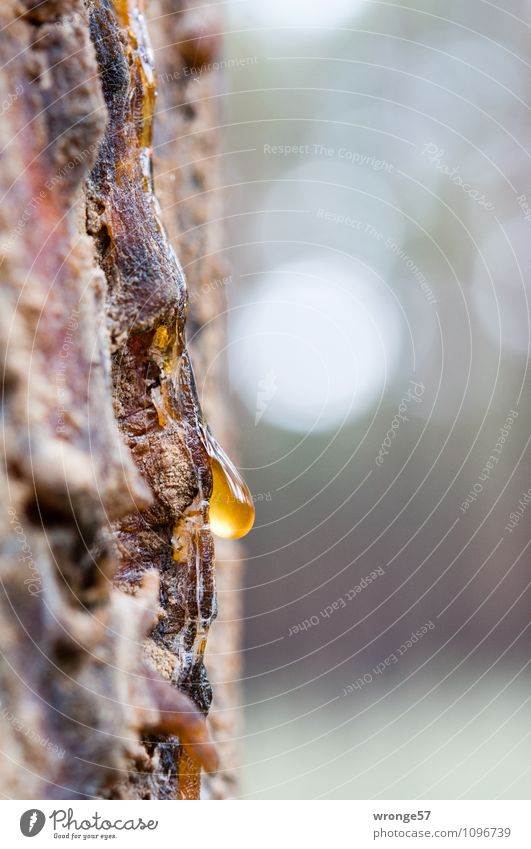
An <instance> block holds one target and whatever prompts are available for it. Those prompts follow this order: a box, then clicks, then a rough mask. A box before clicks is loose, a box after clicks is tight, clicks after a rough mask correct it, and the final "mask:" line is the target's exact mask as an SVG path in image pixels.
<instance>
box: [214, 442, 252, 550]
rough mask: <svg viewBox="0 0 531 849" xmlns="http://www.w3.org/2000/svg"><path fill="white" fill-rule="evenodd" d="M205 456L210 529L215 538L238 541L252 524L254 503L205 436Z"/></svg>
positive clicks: (234, 470)
mask: <svg viewBox="0 0 531 849" xmlns="http://www.w3.org/2000/svg"><path fill="white" fill-rule="evenodd" d="M207 448H208V453H209V456H210V462H211V466H212V495H211V497H210V529H211V531H212V533H214V534H215V535H216V536H218V537H224V538H225V539H239V538H240V537H243V536H245V534H248V533H249V531H250V530H251V528H252V526H253V524H254V512H255V511H254V503H253V499H252V496H251V493H250V492H249V488H248V486H247V484H246V483H245V481H244V480H243V478H242V476H241V475H240V473H239V472H238V470H237V468H236V467H235V466H234V464H233V463H232V461H231V460H230V459H229V457H227V455H226V454H225V452H224V450H223V448H222V447H221V445H219V443H218V442H217V441H216V440H215V439H214V437H213V436H212V434H210V433H209V434H208V444H207Z"/></svg>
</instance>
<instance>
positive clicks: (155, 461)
mask: <svg viewBox="0 0 531 849" xmlns="http://www.w3.org/2000/svg"><path fill="white" fill-rule="evenodd" d="M176 6H177V8H176ZM143 12H144V10H143V7H142V3H141V0H113V2H110V0H87V2H85V3H84V2H82V0H48V2H44V3H43V2H42V0H41V2H38V3H37V2H31V0H26V2H15V0H8V2H4V3H3V4H2V6H1V8H0V26H1V28H2V39H1V40H0V66H1V67H2V71H1V72H0V104H3V106H2V107H1V108H2V109H3V115H2V121H1V122H0V149H1V150H2V154H1V155H2V166H1V169H0V191H1V192H2V200H3V202H2V204H1V205H0V239H1V248H0V254H1V274H2V287H1V290H0V297H1V299H2V303H1V310H0V316H1V322H0V341H1V346H2V353H3V364H4V369H3V437H4V438H3V449H4V463H3V466H2V472H1V473H2V476H3V477H4V480H3V484H4V492H5V493H6V510H5V511H3V512H2V513H1V515H0V544H1V579H2V583H1V586H0V632H1V633H2V646H1V649H2V663H1V664H0V687H1V692H2V695H1V700H2V704H1V705H0V728H1V733H2V741H3V743H2V754H1V755H0V758H1V762H0V792H1V793H2V794H3V795H4V796H7V797H11V798H90V797H96V798H139V799H145V798H155V799H176V798H198V797H199V794H200V773H201V767H203V768H205V769H206V770H207V771H210V772H213V771H214V770H215V769H216V766H217V765H218V759H219V758H221V770H220V772H219V775H218V776H217V777H216V778H215V779H213V780H211V781H210V783H209V784H208V786H207V789H206V793H207V795H209V796H211V797H215V798H222V797H224V796H227V795H229V794H230V793H232V792H234V782H235V773H234V765H235V754H234V748H233V743H232V742H231V740H232V738H233V736H234V717H236V712H237V711H236V704H237V698H238V696H237V691H236V690H235V689H234V685H232V689H231V685H227V686H225V688H224V685H223V683H222V682H223V679H225V680H228V679H230V680H234V679H235V678H237V674H238V671H237V667H235V666H234V663H235V662H236V661H235V658H236V657H237V638H238V634H237V629H235V628H233V627H232V626H230V625H229V626H227V627H224V628H223V629H221V630H220V638H219V639H220V640H221V645H222V646H223V648H222V652H223V653H224V654H223V655H222V657H223V658H224V662H223V663H221V664H220V663H219V662H218V663H217V664H216V661H215V660H213V669H214V678H217V679H218V680H219V681H220V685H219V691H218V692H219V695H218V699H219V704H220V707H221V708H222V710H220V712H219V713H218V714H217V718H216V716H215V717H214V719H213V722H212V725H211V727H212V736H213V737H214V739H215V740H217V741H218V746H217V747H216V746H215V745H213V743H212V741H211V738H210V735H209V733H208V731H207V728H206V724H205V717H206V715H207V713H208V710H209V707H210V701H211V686H210V683H209V680H208V677H207V673H206V669H205V664H204V655H205V647H206V638H207V635H208V632H209V629H210V625H211V623H212V620H213V619H214V617H215V615H216V612H217V609H216V607H217V605H216V594H215V586H214V561H213V553H214V552H213V541H212V537H211V534H210V529H209V525H208V499H209V497H210V494H211V489H212V473H211V464H210V456H209V442H208V440H209V436H208V431H207V427H206V423H205V420H204V417H203V413H202V410H201V407H200V405H199V402H198V398H197V392H196V388H195V381H194V376H193V372H192V367H191V359H190V352H189V351H188V349H187V346H186V342H185V320H186V315H187V297H188V296H187V286H186V281H185V276H184V273H183V265H184V266H185V267H186V269H187V272H188V273H189V274H190V276H191V277H193V280H194V288H193V289H192V293H191V295H190V308H191V321H192V324H193V328H192V329H193V330H194V331H195V333H194V335H196V334H197V331H198V329H199V328H200V327H201V325H202V324H206V323H208V322H209V320H210V318H211V317H212V316H213V315H214V314H215V313H216V312H217V311H218V310H219V309H220V304H221V299H222V293H221V290H220V288H219V287H215V286H210V288H209V287H208V286H207V285H205V284H206V283H208V282H211V281H212V280H215V279H219V278H220V276H221V275H222V274H226V270H225V268H224V266H223V265H222V264H221V262H220V260H219V259H218V257H219V255H220V248H221V241H220V232H219V228H218V227H217V226H216V225H215V224H214V223H210V219H215V218H216V217H220V216H216V215H215V214H213V209H212V206H211V204H210V192H211V191H213V190H214V189H215V188H216V186H217V185H218V183H219V174H218V173H217V170H216V167H214V166H213V164H212V163H213V162H215V161H216V160H215V159H212V156H213V155H214V153H215V150H216V145H217V137H216V133H215V131H214V130H212V131H210V130H209V127H210V128H215V127H216V126H217V124H218V123H219V122H218V120H217V116H216V109H217V106H216V100H215V98H212V97H211V96H210V95H209V94H208V91H209V86H212V85H213V80H212V75H211V74H209V72H208V64H209V62H210V61H211V58H210V57H213V56H215V55H217V51H218V50H219V37H218V36H217V34H216V33H217V32H219V28H218V27H217V25H216V23H215V20H214V19H213V18H212V19H211V18H210V17H209V22H207V24H208V25H207V27H206V28H205V26H204V20H203V19H201V25H200V29H199V30H197V21H198V20H199V19H198V18H197V17H196V14H197V13H196V12H194V11H193V10H186V9H185V8H184V7H183V6H181V5H180V4H175V3H172V2H170V0H159V1H158V2H156V3H153V4H151V8H150V16H151V17H152V18H153V21H152V25H151V29H152V32H153V36H154V39H155V46H156V48H157V52H156V55H157V56H158V57H160V62H161V65H162V67H163V69H164V68H166V67H168V66H169V65H171V66H172V67H173V71H172V73H175V71H176V70H177V68H178V67H180V68H181V69H183V68H184V67H185V66H186V63H189V62H190V61H191V57H195V58H193V61H194V65H199V66H200V67H202V68H204V69H205V73H204V74H201V85H202V86H203V92H204V93H203V94H202V95H201V97H200V101H201V106H198V107H193V108H189V104H188V101H189V100H190V97H189V91H188V90H187V83H184V82H183V83H182V84H179V85H173V84H171V85H166V84H163V85H162V87H161V102H160V104H159V111H160V118H159V119H158V123H157V131H159V132H160V135H159V137H157V146H158V150H159V154H158V156H157V159H156V162H154V160H153V149H152V133H153V121H154V117H155V106H156V74H155V63H154V59H153V50H152V47H151V43H150V39H149V35H148V29H147V25H146V21H145V19H144V14H143ZM212 21H214V23H212ZM194 22H195V23H194ZM190 51H192V53H190ZM163 73H164V74H165V75H166V77H163V78H162V79H163V81H164V80H165V81H166V82H168V73H169V72H168V71H167V70H163ZM182 79H183V80H184V79H185V76H184V75H183V76H182ZM170 82H172V81H171V80H170ZM187 104H188V105H187ZM198 122H199V123H200V124H201V127H202V132H201V131H200V132H196V128H197V126H198ZM165 141H166V142H168V143H167V144H165V143H164V142H165ZM169 142H172V143H171V144H170V143H169ZM205 157H206V158H205ZM198 159H202V160H204V163H203V164H202V165H201V164H196V165H191V166H189V167H182V164H183V163H185V162H189V163H194V162H195V161H196V160H198ZM154 169H155V171H156V172H158V173H159V175H160V177H159V178H158V179H157V190H158V194H159V199H157V197H156V193H155V190H154V184H153V173H154ZM169 175H173V176H174V177H175V179H172V180H170V179H169ZM198 181H199V182H198ZM198 184H199V186H200V189H199V190H198V188H197V186H198ZM194 187H195V189H194ZM194 195H195V197H193V196H194ZM190 196H192V197H191V198H190V199H188V198H189V197H190ZM218 197H219V196H218ZM159 200H160V203H159ZM218 203H219V201H218ZM161 206H162V208H163V210H164V212H163V213H162V214H161V209H160V207H161ZM163 219H165V221H163ZM192 221H194V222H196V224H198V223H200V225H201V226H199V227H197V226H196V227H195V229H194V230H191V222H192ZM165 225H166V226H167V227H168V229H169V234H170V235H169V236H168V232H167V230H166V226H165ZM172 243H173V244H172ZM173 245H175V247H176V249H177V253H176V252H175V251H174V247H173ZM177 256H179V259H177ZM218 332H219V331H218ZM219 344H220V340H219V339H218V338H212V335H211V334H209V333H208V332H206V333H205V334H201V338H200V342H198V343H197V344H196V345H195V346H194V352H193V354H194V359H195V362H196V365H197V367H198V368H199V369H201V368H202V366H203V364H204V362H205V360H208V359H209V357H210V354H211V351H212V349H213V347H214V346H217V345H219ZM219 386H220V383H219V382H218V381H217V380H216V381H214V382H213V383H211V384H210V385H209V387H208V390H207V392H206V399H207V405H208V407H209V410H208V411H209V413H212V416H213V417H214V416H215V418H216V424H218V425H220V424H221V423H220V421H219V420H220V419H222V418H223V416H222V415H221V414H220V409H221V404H222V395H221V393H220V389H219ZM229 556H230V557H231V559H237V556H236V555H233V554H230V555H229ZM221 574H222V576H223V578H222V580H223V581H224V582H228V584H229V585H230V586H231V587H233V588H234V589H236V583H235V582H237V575H238V571H237V569H236V568H235V567H234V566H233V565H231V566H230V567H229V571H227V570H226V569H225V570H222V573H221ZM231 595H232V596H235V595H236V593H231ZM228 618H229V620H237V619H238V618H239V616H238V612H237V610H236V609H231V610H229V612H228ZM218 645H219V643H218ZM219 652H220V649H219V648H216V647H214V656H216V655H218V654H219ZM225 652H226V654H225ZM227 658H228V660H227ZM222 717H223V719H222ZM227 717H229V719H228V720H227ZM231 717H232V718H231Z"/></svg>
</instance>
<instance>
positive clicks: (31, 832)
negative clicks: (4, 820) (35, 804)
mask: <svg viewBox="0 0 531 849" xmlns="http://www.w3.org/2000/svg"><path fill="white" fill-rule="evenodd" d="M45 822H46V817H45V815H44V814H43V812H42V811H39V809H38V808H30V809H29V811H24V813H23V814H22V816H21V817H20V830H21V832H22V834H23V835H24V837H35V835H36V834H38V833H39V832H40V831H42V830H43V828H44V823H45Z"/></svg>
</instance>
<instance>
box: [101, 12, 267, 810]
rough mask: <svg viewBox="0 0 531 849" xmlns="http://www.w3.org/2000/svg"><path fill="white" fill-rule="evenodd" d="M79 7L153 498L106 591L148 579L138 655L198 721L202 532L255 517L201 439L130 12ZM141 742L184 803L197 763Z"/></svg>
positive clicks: (116, 370)
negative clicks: (150, 587)
mask: <svg viewBox="0 0 531 849" xmlns="http://www.w3.org/2000/svg"><path fill="white" fill-rule="evenodd" d="M89 8H90V20H91V35H92V40H93V43H94V46H95V49H96V55H97V59H98V63H99V71H100V77H101V82H102V90H103V95H104V98H105V102H106V105H107V110H108V113H109V121H108V125H107V130H106V133H105V137H104V139H103V142H102V144H101V147H100V151H99V155H98V160H97V162H96V165H95V167H94V169H93V171H92V173H91V176H90V179H89V182H88V186H87V196H88V199H89V205H88V218H87V228H88V231H89V233H91V235H92V236H93V238H94V241H95V245H96V248H97V253H98V259H99V262H100V265H101V267H102V269H103V270H104V272H105V275H106V279H107V287H108V289H107V317H108V324H109V331H110V336H111V351H112V376H113V384H114V397H115V410H116V418H117V421H118V424H119V427H120V431H121V433H122V437H123V439H124V441H125V443H126V445H127V446H128V447H129V449H130V451H131V453H132V455H133V458H134V459H135V461H136V464H137V466H138V468H139V469H140V472H141V473H142V475H143V477H144V479H145V480H146V481H147V482H148V484H149V486H150V489H151V491H152V494H153V503H152V504H151V505H149V506H147V507H146V506H145V505H139V506H138V509H137V510H136V511H135V512H134V513H131V514H129V515H128V516H127V517H125V518H124V519H122V520H121V521H119V522H118V523H117V525H116V529H115V540H116V546H117V551H118V554H119V559H120V568H119V570H118V573H117V576H116V583H117V585H118V586H120V587H121V588H122V589H124V590H125V591H126V592H134V591H136V590H137V589H138V587H139V586H140V585H141V583H142V579H143V576H144V574H145V573H146V572H149V571H152V570H153V569H156V571H157V572H158V573H159V576H160V613H159V621H158V623H157V625H156V626H155V628H154V629H153V632H152V634H151V637H150V639H149V640H148V645H147V648H146V658H147V661H148V663H150V664H152V665H154V667H155V668H156V669H157V670H158V671H159V673H160V674H161V675H162V676H163V677H165V678H166V679H167V680H169V681H171V682H172V683H173V685H174V686H175V687H177V688H178V689H180V690H182V691H183V692H185V693H187V694H188V696H189V697H190V698H191V699H192V701H193V702H194V703H195V704H196V705H197V707H198V708H199V710H200V711H202V712H203V713H204V714H206V713H207V711H208V708H209V705H210V701H211V691H210V685H209V682H208V678H207V675H206V670H205V668H204V651H205V645H206V637H207V633H208V629H209V627H210V624H211V622H212V620H213V618H214V617H215V615H216V597H215V586H214V567H213V542H212V537H211V533H210V524H209V510H210V521H211V522H212V530H213V531H214V532H216V533H218V534H219V535H221V536H225V537H234V538H236V537H240V536H243V535H244V533H246V532H247V531H248V530H249V529H250V527H251V526H252V522H253V518H254V506H253V502H252V498H251V495H250V493H249V490H248V489H247V487H246V485H245V483H244V482H243V480H242V479H241V477H240V475H239V473H238V472H237V471H236V469H235V467H234V466H233V465H232V463H231V462H230V460H229V459H228V458H227V457H226V455H225V454H224V452H223V451H222V449H221V448H220V447H219V446H218V445H217V443H216V441H215V440H214V438H213V437H212V436H211V435H210V433H209V431H208V428H207V426H206V423H205V421H204V418H203V414H202V411H201V408H200V405H199V401H198V397H197V392H196V388H195V381H194V376H193V371H192V367H191V363H190V358H189V356H188V352H187V349H186V344H185V333H184V331H185V319H186V283H185V279H184V274H183V272H182V269H181V267H180V264H179V262H178V260H177V257H176V255H175V252H174V251H173V249H172V247H171V245H170V243H169V240H168V238H167V236H166V233H165V230H164V227H163V225H162V223H161V221H160V218H159V210H158V203H157V200H156V197H155V194H154V190H153V181H152V148H151V144H152V122H153V108H154V103H155V69H154V63H153V56H152V51H151V48H150V45H149V40H148V36H147V31H146V27H145V23H144V19H143V15H142V4H141V3H140V2H139V0H115V1H114V3H110V2H92V3H91V4H90V6H89ZM150 644H151V645H153V644H154V647H153V648H151V647H150ZM146 745H147V749H148V752H149V755H150V758H151V763H152V768H153V770H154V771H155V770H157V771H158V774H159V775H160V774H162V775H163V776H165V778H167V785H168V791H167V793H168V795H167V798H174V797H175V796H176V795H178V796H181V797H193V796H194V795H197V793H198V780H199V778H198V770H197V766H196V765H194V764H193V763H192V762H191V761H190V759H189V758H188V757H187V756H186V755H184V756H183V753H182V751H181V750H180V749H179V747H178V745H177V741H176V740H175V739H173V740H172V739H171V738H168V737H167V736H166V737H160V736H159V737H155V738H154V739H153V740H151V741H149V743H147V744H146ZM133 780H134V779H133Z"/></svg>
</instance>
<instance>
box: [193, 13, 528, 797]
mask: <svg viewBox="0 0 531 849" xmlns="http://www.w3.org/2000/svg"><path fill="white" fill-rule="evenodd" d="M223 6H224V7H225V4H223ZM226 8H227V24H226V28H227V33H226V42H225V59H224V60H223V62H222V63H220V97H221V98H222V99H223V128H222V138H223V141H224V152H223V162H224V175H225V182H226V185H225V187H224V193H225V210H226V220H225V226H226V244H225V254H226V258H227V260H228V261H229V263H230V266H231V267H232V273H231V275H230V276H228V277H227V278H224V279H223V280H220V281H213V282H212V285H215V286H222V287H223V288H224V289H225V292H226V297H227V302H228V307H227V312H226V314H224V315H220V316H219V318H218V319H216V320H218V321H220V322H223V323H226V325H227V328H228V344H227V349H226V350H224V351H220V352H219V354H218V356H219V357H220V358H222V359H223V361H224V363H225V364H226V369H227V375H228V390H227V391H228V392H230V405H231V406H232V407H233V409H234V410H235V420H236V428H235V434H236V435H237V443H238V445H239V457H238V460H239V461H240V465H241V467H242V469H243V471H244V474H245V476H246V479H247V481H248V483H249V485H250V487H251V489H252V492H253V496H254V500H255V504H256V511H257V518H256V526H255V529H254V530H253V532H252V533H251V534H250V535H249V536H248V537H247V538H246V540H245V541H244V543H243V544H244V546H245V552H246V555H247V560H246V573H245V587H244V590H243V603H244V654H243V656H244V667H245V668H244V676H243V680H242V682H241V693H242V704H243V708H244V719H245V727H244V729H243V730H242V735H241V739H240V741H239V743H240V746H241V748H242V754H243V761H244V769H243V776H242V786H241V796H242V797H243V798H256V799H262V798H264V799H265V798H268V799H272V798H274V799H282V798H291V799H295V798H360V799H365V798H378V797H381V798H419V799H420V798H461V797H463V798H476V799H481V798H516V799H520V798H528V796H529V792H530V785H531V743H530V739H529V738H530V732H531V724H530V721H529V716H530V705H529V701H530V699H531V670H530V664H531V660H530V658H531V653H530V646H531V628H530V618H529V611H530V603H531V593H530V591H529V590H530V569H529V559H530V558H529V549H528V546H529V542H530V539H531V538H530V534H529V529H530V519H531V507H530V508H529V510H528V502H529V503H531V473H530V471H529V450H528V444H529V383H530V381H529V376H528V372H527V362H528V352H529V342H530V322H529V303H528V291H529V287H530V273H529V269H530V266H531V158H530V151H531V8H530V6H529V4H527V3H525V2H524V0H511V1H510V2H508V0H500V2H498V3H493V2H488V0H467V2H466V3H463V2H457V0H450V1H449V0H445V2H442V0H437V1H435V0H433V1H432V2H426V0H422V2H421V0H408V1H407V2H404V3H401V2H396V0H395V2H380V1H379V0H328V2H326V3H315V2H313V3H308V2H303V0H268V2H264V0H231V2H229V3H228V4H227V5H226ZM214 365H216V366H217V364H214V363H213V366H214ZM207 377H208V375H207ZM223 603H224V599H223V595H221V598H220V605H223Z"/></svg>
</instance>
